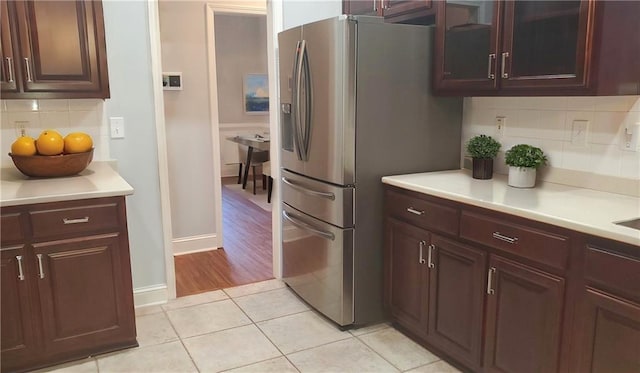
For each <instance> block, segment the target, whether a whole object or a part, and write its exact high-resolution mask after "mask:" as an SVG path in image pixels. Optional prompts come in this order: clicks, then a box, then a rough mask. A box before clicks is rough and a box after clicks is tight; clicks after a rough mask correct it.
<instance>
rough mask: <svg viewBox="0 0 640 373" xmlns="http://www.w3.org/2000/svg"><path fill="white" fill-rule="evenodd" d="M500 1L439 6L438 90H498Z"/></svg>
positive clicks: (491, 0)
mask: <svg viewBox="0 0 640 373" xmlns="http://www.w3.org/2000/svg"><path fill="white" fill-rule="evenodd" d="M502 4H503V2H501V1H493V0H472V1H465V2H458V1H451V0H450V1H438V2H436V7H437V12H436V17H437V20H436V47H435V49H434V53H435V55H434V87H435V89H436V90H444V91H446V90H455V91H457V92H459V93H463V92H464V91H471V92H473V91H478V90H480V91H486V90H495V89H497V87H498V85H497V81H498V77H497V68H498V61H497V53H498V31H499V29H500V24H499V14H500V10H501V9H500V8H501V7H502V6H503V5H502Z"/></svg>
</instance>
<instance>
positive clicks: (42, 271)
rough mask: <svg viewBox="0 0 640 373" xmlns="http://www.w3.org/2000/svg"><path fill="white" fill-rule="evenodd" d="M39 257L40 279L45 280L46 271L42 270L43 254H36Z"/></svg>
mask: <svg viewBox="0 0 640 373" xmlns="http://www.w3.org/2000/svg"><path fill="white" fill-rule="evenodd" d="M36 256H37V257H38V275H39V276H40V278H44V269H43V268H42V254H36Z"/></svg>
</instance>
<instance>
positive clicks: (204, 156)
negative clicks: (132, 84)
mask: <svg viewBox="0 0 640 373" xmlns="http://www.w3.org/2000/svg"><path fill="white" fill-rule="evenodd" d="M205 4H206V2H205V1H164V0H163V1H160V2H159V5H158V6H159V14H160V34H161V35H160V37H161V44H162V68H163V70H164V71H171V72H174V71H180V72H182V79H183V86H184V89H183V90H182V91H164V105H165V124H166V133H167V153H168V158H169V159H168V161H169V174H170V181H169V183H170V189H171V195H170V198H171V215H172V217H171V223H172V229H173V236H174V237H173V238H174V241H175V240H176V239H189V238H194V239H196V238H198V237H209V236H212V235H213V236H215V234H216V232H215V230H216V229H215V219H214V208H215V205H214V203H215V201H214V193H213V191H214V182H216V181H215V180H214V178H213V170H214V167H217V166H216V165H214V164H213V155H212V152H213V151H218V149H215V150H214V149H213V145H212V133H211V118H210V115H209V78H208V65H207V39H206V37H207V35H206V22H205V19H206V18H205Z"/></svg>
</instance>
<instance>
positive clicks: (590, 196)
mask: <svg viewBox="0 0 640 373" xmlns="http://www.w3.org/2000/svg"><path fill="white" fill-rule="evenodd" d="M382 182H383V183H385V184H390V185H395V186H397V187H400V188H403V189H408V190H413V191H415V192H420V193H424V194H429V195H433V196H436V197H441V198H446V199H449V200H453V201H458V202H462V203H466V204H469V205H474V206H478V207H484V208H487V209H490V210H495V211H501V212H505V213H508V214H512V215H517V216H521V217H524V218H529V219H532V220H536V221H540V222H544V223H549V224H553V225H557V226H561V227H565V228H568V229H573V230H575V231H578V232H583V233H588V234H592V235H595V236H601V237H606V238H610V239H613V240H617V241H622V242H626V243H630V244H633V245H640V231H639V230H636V229H633V228H628V227H623V226H620V225H615V224H613V222H618V221H624V220H629V219H633V218H638V217H640V198H637V197H631V196H626V195H622V194H614V193H607V192H600V191H597V190H592V189H584V188H577V187H572V186H567V185H562V184H553V183H545V182H542V183H541V182H538V183H537V184H536V187H535V188H531V189H518V188H513V187H510V186H508V185H507V176H506V175H499V174H494V175H493V179H490V180H477V179H473V178H472V177H471V171H469V170H453V171H440V172H426V173H420V174H408V175H397V176H385V177H383V178H382Z"/></svg>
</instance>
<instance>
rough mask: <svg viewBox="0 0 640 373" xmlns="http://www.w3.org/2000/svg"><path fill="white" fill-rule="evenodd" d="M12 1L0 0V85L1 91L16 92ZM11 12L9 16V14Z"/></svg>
mask: <svg viewBox="0 0 640 373" xmlns="http://www.w3.org/2000/svg"><path fill="white" fill-rule="evenodd" d="M13 12H14V8H13V3H9V2H7V1H0V28H1V30H0V32H1V33H2V34H1V35H0V42H1V43H2V44H1V45H0V53H2V55H1V57H2V62H1V63H2V68H0V86H1V87H2V93H7V92H18V81H19V79H20V78H19V77H18V75H17V74H18V73H19V71H20V70H17V71H16V63H17V62H18V61H17V56H16V55H14V52H13V51H14V48H16V47H17V45H16V40H15V35H16V34H15V31H14V30H15V25H14V20H15V15H14V13H13ZM10 14H11V16H10Z"/></svg>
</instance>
